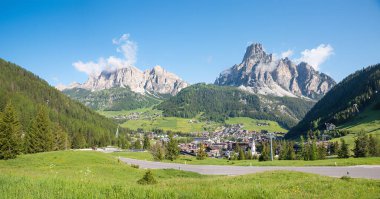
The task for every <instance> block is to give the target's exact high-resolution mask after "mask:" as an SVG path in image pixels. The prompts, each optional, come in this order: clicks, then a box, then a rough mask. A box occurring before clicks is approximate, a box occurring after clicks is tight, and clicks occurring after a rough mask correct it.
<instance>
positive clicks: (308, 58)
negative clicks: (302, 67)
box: [296, 44, 334, 70]
mask: <svg viewBox="0 0 380 199" xmlns="http://www.w3.org/2000/svg"><path fill="white" fill-rule="evenodd" d="M333 53H334V49H333V48H332V47H331V45H330V44H327V45H326V44H320V45H319V46H318V47H317V48H313V49H305V50H304V51H302V52H301V55H302V56H301V57H300V58H299V59H296V61H297V62H306V63H308V64H310V65H311V66H313V67H314V69H315V70H318V69H319V66H320V65H321V64H322V63H323V62H325V61H326V60H327V59H328V58H329V57H330V56H331V55H332V54H333Z"/></svg>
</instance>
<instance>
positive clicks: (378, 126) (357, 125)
mask: <svg viewBox="0 0 380 199" xmlns="http://www.w3.org/2000/svg"><path fill="white" fill-rule="evenodd" d="M338 129H345V130H349V131H351V133H350V134H348V135H346V136H344V137H342V138H344V139H345V140H346V142H347V143H348V144H350V147H351V148H353V146H354V137H355V134H356V133H358V132H360V131H364V132H366V133H369V134H372V135H375V136H376V137H377V138H378V139H380V110H374V109H373V106H369V107H367V109H365V110H364V111H363V112H361V113H360V114H359V115H358V116H357V117H356V118H355V119H354V120H352V121H350V122H348V123H346V124H343V125H341V126H339V127H338ZM339 139H340V138H336V139H334V141H339Z"/></svg>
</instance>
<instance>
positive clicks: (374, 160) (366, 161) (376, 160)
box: [112, 152, 380, 166]
mask: <svg viewBox="0 0 380 199" xmlns="http://www.w3.org/2000/svg"><path fill="white" fill-rule="evenodd" d="M112 155H114V156H122V157H128V158H134V159H140V160H149V161H153V158H152V155H151V154H150V153H148V152H121V153H114V154H112ZM164 162H172V161H166V160H165V161H164ZM173 162H175V163H181V164H197V165H234V166H335V165H336V166H351V165H380V157H371V158H348V159H338V158H332V159H326V160H315V161H304V160H275V161H273V162H271V161H267V162H259V161H258V160H235V161H231V160H227V159H217V158H207V159H205V160H197V159H196V158H195V157H193V156H185V155H181V156H180V157H179V158H178V159H177V160H175V161H173Z"/></svg>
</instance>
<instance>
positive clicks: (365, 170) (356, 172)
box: [120, 157, 380, 179]
mask: <svg viewBox="0 0 380 199" xmlns="http://www.w3.org/2000/svg"><path fill="white" fill-rule="evenodd" d="M120 160H121V161H123V162H125V163H127V164H136V165H139V166H140V168H147V169H179V170H184V171H192V172H196V173H200V174H205V175H244V174H250V173H257V172H263V171H273V170H288V171H299V172H306V173H314V174H319V175H324V176H330V177H342V176H345V175H347V172H348V176H350V177H352V178H369V179H380V165H373V166H372V165H371V166H346V167H341V166H337V167H331V166H318V167H314V166H308V167H284V166H278V167H275V166H262V167H260V166H222V165H188V164H177V163H164V162H152V161H145V160H136V159H131V158H122V157H120Z"/></svg>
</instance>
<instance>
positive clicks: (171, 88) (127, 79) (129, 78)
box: [58, 65, 189, 95]
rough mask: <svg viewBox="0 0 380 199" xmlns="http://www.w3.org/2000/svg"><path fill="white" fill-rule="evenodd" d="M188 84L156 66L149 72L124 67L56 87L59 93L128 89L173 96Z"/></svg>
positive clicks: (142, 92) (141, 92)
mask: <svg viewBox="0 0 380 199" xmlns="http://www.w3.org/2000/svg"><path fill="white" fill-rule="evenodd" d="M188 85H189V84H188V83H186V82H185V81H183V80H182V79H181V78H180V77H178V76H177V75H175V74H173V73H170V72H168V71H166V70H165V69H164V68H162V67H161V66H159V65H157V66H155V67H153V68H152V69H150V70H145V71H141V70H140V69H138V68H136V67H134V66H126V67H124V68H119V69H116V70H113V71H107V70H104V71H102V72H101V73H100V74H99V75H95V76H89V78H88V80H87V81H86V82H85V83H83V84H79V83H75V84H72V85H70V86H68V87H58V89H60V90H61V91H64V90H67V89H74V88H81V89H86V90H89V91H91V92H94V91H100V90H105V89H110V88H116V87H120V88H127V87H128V88H129V89H130V90H131V91H133V92H135V93H139V94H142V95H145V93H148V94H152V95H154V94H170V95H175V94H177V93H178V92H179V91H180V90H181V89H183V88H186V87H187V86H188Z"/></svg>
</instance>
